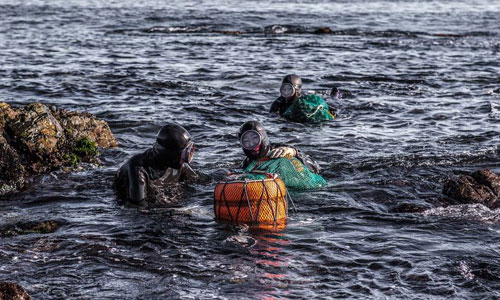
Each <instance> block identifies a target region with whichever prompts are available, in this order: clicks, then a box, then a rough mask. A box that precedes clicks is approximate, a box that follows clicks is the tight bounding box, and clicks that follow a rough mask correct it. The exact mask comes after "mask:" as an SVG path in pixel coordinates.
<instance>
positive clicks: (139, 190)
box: [128, 167, 146, 204]
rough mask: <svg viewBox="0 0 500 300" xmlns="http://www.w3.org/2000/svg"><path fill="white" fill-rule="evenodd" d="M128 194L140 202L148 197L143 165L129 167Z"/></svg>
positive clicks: (132, 199) (137, 202) (131, 198)
mask: <svg viewBox="0 0 500 300" xmlns="http://www.w3.org/2000/svg"><path fill="white" fill-rule="evenodd" d="M128 194H129V197H130V201H132V202H134V203H136V204H140V203H143V202H144V201H145V199H146V177H145V175H144V172H142V171H141V167H129V168H128Z"/></svg>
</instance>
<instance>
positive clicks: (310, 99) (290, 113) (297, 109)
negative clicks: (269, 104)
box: [283, 94, 335, 123]
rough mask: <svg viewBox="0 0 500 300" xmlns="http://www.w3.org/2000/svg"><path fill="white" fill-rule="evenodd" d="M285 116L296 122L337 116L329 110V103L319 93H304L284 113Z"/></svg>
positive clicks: (323, 119) (321, 119) (325, 119)
mask: <svg viewBox="0 0 500 300" xmlns="http://www.w3.org/2000/svg"><path fill="white" fill-rule="evenodd" d="M283 116H284V117H285V118H287V119H290V120H292V121H295V122H301V123H306V122H321V121H327V120H333V119H334V118H335V116H334V115H332V114H331V113H330V112H329V111H328V104H327V103H326V101H325V100H323V98H321V97H320V96H318V95H314V94H313V95H302V96H301V97H300V98H299V99H298V100H297V101H295V102H294V103H293V104H292V105H290V107H289V108H288V109H287V110H286V111H285V112H284V113H283Z"/></svg>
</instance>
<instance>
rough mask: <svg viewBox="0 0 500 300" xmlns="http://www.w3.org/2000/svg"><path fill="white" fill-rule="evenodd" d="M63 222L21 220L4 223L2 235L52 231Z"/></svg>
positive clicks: (0, 230) (0, 235)
mask: <svg viewBox="0 0 500 300" xmlns="http://www.w3.org/2000/svg"><path fill="white" fill-rule="evenodd" d="M60 226H61V223H60V222H58V221H54V220H48V221H42V222H33V221H32V222H19V223H16V224H12V225H4V226H2V227H0V237H8V236H16V235H23V234H30V233H38V234H43V233H52V232H55V231H56V230H57V229H59V227H60Z"/></svg>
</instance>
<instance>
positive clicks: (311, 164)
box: [241, 144, 321, 174]
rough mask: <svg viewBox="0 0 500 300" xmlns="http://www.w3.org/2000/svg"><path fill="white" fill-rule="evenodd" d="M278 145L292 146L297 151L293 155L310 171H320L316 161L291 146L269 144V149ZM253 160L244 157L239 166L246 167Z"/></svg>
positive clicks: (281, 145)
mask: <svg viewBox="0 0 500 300" xmlns="http://www.w3.org/2000/svg"><path fill="white" fill-rule="evenodd" d="M278 147H290V148H293V149H294V150H295V152H296V153H297V156H295V157H296V158H298V159H299V160H300V161H301V162H302V163H303V164H304V165H305V166H306V167H308V168H309V170H311V172H314V173H316V174H319V173H320V172H321V167H320V166H319V164H318V163H317V162H315V161H314V160H313V159H312V158H311V157H310V156H309V155H307V154H305V153H302V152H301V151H299V150H298V149H297V148H295V147H291V146H288V145H283V144H278V145H271V147H270V150H273V149H275V148H278ZM254 160H255V159H251V158H249V157H246V158H245V159H244V160H243V162H242V163H241V167H242V168H246V167H247V166H248V165H249V164H250V163H251V162H252V161H254Z"/></svg>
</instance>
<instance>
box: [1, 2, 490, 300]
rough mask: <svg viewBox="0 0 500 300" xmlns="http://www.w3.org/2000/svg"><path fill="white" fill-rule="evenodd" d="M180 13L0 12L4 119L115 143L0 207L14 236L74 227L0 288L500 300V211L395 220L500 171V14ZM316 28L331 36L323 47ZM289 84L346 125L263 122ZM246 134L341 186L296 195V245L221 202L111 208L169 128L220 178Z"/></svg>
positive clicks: (376, 5)
mask: <svg viewBox="0 0 500 300" xmlns="http://www.w3.org/2000/svg"><path fill="white" fill-rule="evenodd" d="M168 2H169V1H153V0H151V1H143V0H136V1H132V0H124V1H117V0H113V1H104V0H85V1H77V0H54V1H43V0H26V1H14V0H12V1H9V0H0V100H1V101H6V102H8V103H9V104H11V105H21V104H25V103H29V102H32V101H41V102H43V103H46V104H54V105H57V106H59V107H63V108H66V109H73V110H80V111H90V112H92V113H94V114H96V115H97V116H98V117H100V118H102V119H104V120H106V121H108V122H109V124H110V126H111V129H112V131H113V132H114V134H115V135H116V137H117V138H118V139H119V141H120V143H121V147H120V148H118V149H115V150H107V151H104V152H103V156H102V159H103V163H104V165H103V167H102V168H95V169H91V170H89V171H84V172H75V173H70V174H65V173H61V172H56V173H54V174H52V175H47V176H43V177H40V178H37V179H36V180H35V182H34V185H33V186H32V188H30V189H29V190H28V191H26V192H24V193H21V194H19V195H15V196H10V197H4V198H3V199H2V201H0V216H1V217H0V223H1V224H12V223H16V222H21V221H41V220H47V219H52V220H59V221H61V222H62V223H63V224H64V225H63V226H62V227H61V228H60V229H59V230H58V231H57V232H55V233H52V234H44V235H35V234H31V235H23V236H16V237H4V238H1V239H0V280H11V281H14V282H17V283H19V284H21V285H23V286H24V287H25V288H26V289H27V290H28V291H29V292H30V293H31V295H32V296H34V297H35V298H36V299H171V298H173V299H176V298H187V299H206V298H218V299H219V298H222V299H263V298H268V297H275V298H295V299H298V298H303V299H311V298H323V299H325V298H335V297H339V298H340V297H342V298H361V299H363V298H376V299H380V298H401V299H445V298H446V299H449V298H451V299H494V298H498V297H500V292H499V290H500V260H499V256H500V224H499V223H498V214H500V212H497V211H486V212H485V211H484V210H481V209H477V210H475V209H473V208H474V207H471V211H472V212H473V211H477V214H474V215H472V216H470V217H469V216H463V215H461V214H454V213H453V211H449V212H448V213H446V212H445V213H443V212H441V211H438V212H436V213H434V214H412V213H393V212H391V210H392V209H393V208H394V207H395V206H396V205H398V204H400V203H411V204H417V205H423V206H428V207H429V208H432V207H435V206H436V201H437V199H438V198H439V197H440V193H441V188H442V184H443V181H444V180H445V179H446V178H447V177H448V176H451V175H453V174H458V173H460V172H464V171H472V170H476V169H478V168H482V167H488V168H491V169H492V170H494V171H497V172H498V171H500V163H499V161H500V160H499V154H500V149H499V135H498V133H499V131H500V75H499V74H500V25H499V24H500V2H498V1H494V0H491V1H487V0H476V1H465V0H463V1H447V0H438V1H390V0H386V1H381V0H375V1H361V0H357V1H356V0H355V1H339V2H335V3H330V1H312V0H308V1H296V0H290V1H269V0H260V1H245V2H243V1H236V0H234V1H218V2H217V1H213V2H209V1H192V0H187V1H179V2H178V3H176V4H167V3H168ZM321 26H329V27H330V28H331V29H332V30H333V31H334V34H332V35H314V34H311V32H312V31H314V30H315V29H316V28H317V27H321ZM221 30H235V31H242V32H244V33H243V34H241V35H239V36H234V35H225V34H220V33H217V31H221ZM288 73H297V74H299V75H300V76H301V77H303V79H304V89H306V90H308V91H310V92H316V93H325V92H326V91H327V90H328V89H329V88H331V87H332V86H333V85H337V86H339V87H340V89H341V90H342V91H343V92H344V97H343V98H342V99H340V100H337V101H335V106H336V107H337V108H338V110H339V116H338V117H337V119H336V120H335V121H334V122H332V123H327V124H322V125H301V124H293V123H289V122H287V121H285V120H283V119H280V118H278V117H276V116H274V115H271V114H269V113H267V111H268V109H269V107H270V104H271V102H272V101H273V100H274V99H275V98H276V97H277V96H278V90H279V85H280V81H281V78H282V77H283V76H284V75H286V74H288ZM329 101H330V102H332V101H331V100H329ZM251 119H257V120H260V121H262V122H263V123H264V124H265V126H266V127H267V128H268V131H269V132H268V133H269V136H270V138H271V140H272V141H273V142H282V143H290V144H293V145H295V146H297V147H299V148H300V149H302V150H303V151H305V152H307V153H309V154H310V155H311V156H313V157H314V158H316V159H317V160H319V162H320V163H321V165H322V167H323V168H324V173H323V174H324V176H325V177H326V178H327V180H328V186H327V187H326V188H324V189H322V190H319V191H314V192H307V193H294V194H293V197H294V200H295V203H296V204H297V206H298V213H297V214H294V215H292V216H291V218H290V220H289V222H288V227H287V228H286V230H284V231H281V232H274V233H273V232H262V231H255V230H251V229H248V228H244V227H243V228H237V229H230V228H227V227H226V226H223V225H219V224H217V223H216V222H215V221H214V215H213V211H212V209H213V208H212V205H213V200H212V193H213V188H214V185H215V183H211V184H208V185H194V186H192V187H191V188H189V189H188V190H187V191H186V196H185V197H184V198H183V199H181V200H180V201H177V202H176V203H173V204H172V206H171V207H170V206H169V207H164V208H148V209H137V208H133V207H128V206H123V205H120V204H118V203H117V201H116V198H115V196H114V193H113V190H112V189H111V187H110V186H111V182H112V178H113V175H114V172H115V170H116V169H117V168H118V167H119V166H120V165H121V164H122V163H123V162H124V161H125V160H126V159H127V158H128V157H130V156H131V155H133V154H135V153H138V152H140V151H143V150H145V149H146V148H148V147H149V146H150V145H151V144H152V143H153V141H154V136H155V134H156V132H157V130H158V129H159V128H160V127H161V126H162V125H163V124H164V123H165V122H170V121H174V122H178V123H180V124H182V125H184V126H185V127H186V128H187V129H188V130H189V131H190V132H191V133H192V136H193V138H194V140H195V142H196V144H197V152H196V156H195V162H194V167H195V168H197V169H199V170H202V171H203V172H205V173H207V174H212V173H214V172H216V171H217V170H220V169H224V168H231V167H234V166H235V165H237V164H238V163H239V162H240V161H241V160H242V158H243V153H242V151H241V149H240V148H239V145H238V141H237V137H236V132H237V130H238V127H239V126H240V125H241V124H242V123H243V122H244V121H247V120H251ZM471 214H472V213H471Z"/></svg>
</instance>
